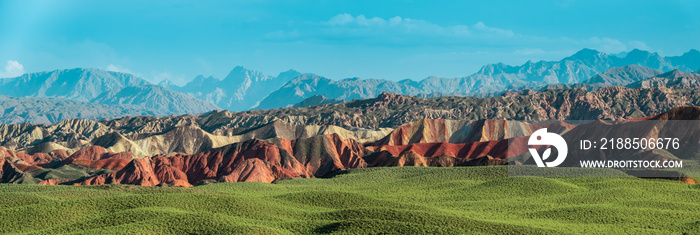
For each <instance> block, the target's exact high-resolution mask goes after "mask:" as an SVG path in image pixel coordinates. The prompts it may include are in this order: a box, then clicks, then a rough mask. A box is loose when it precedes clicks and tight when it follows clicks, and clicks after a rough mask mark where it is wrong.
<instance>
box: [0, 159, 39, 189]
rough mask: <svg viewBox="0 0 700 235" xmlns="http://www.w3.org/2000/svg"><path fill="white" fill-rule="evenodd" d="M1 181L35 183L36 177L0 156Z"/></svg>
mask: <svg viewBox="0 0 700 235" xmlns="http://www.w3.org/2000/svg"><path fill="white" fill-rule="evenodd" d="M0 176H2V178H0V183H15V184H18V183H19V184H21V183H34V182H33V181H35V180H34V177H32V176H31V175H30V174H27V173H25V172H23V171H21V170H20V169H18V168H17V167H16V166H14V165H13V164H12V163H10V162H9V161H7V160H6V159H5V158H0Z"/></svg>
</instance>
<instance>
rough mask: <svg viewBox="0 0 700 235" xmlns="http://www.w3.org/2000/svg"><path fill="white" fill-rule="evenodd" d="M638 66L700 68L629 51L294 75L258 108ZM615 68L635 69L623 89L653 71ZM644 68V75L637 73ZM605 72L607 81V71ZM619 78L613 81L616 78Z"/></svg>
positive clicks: (576, 77)
mask: <svg viewBox="0 0 700 235" xmlns="http://www.w3.org/2000/svg"><path fill="white" fill-rule="evenodd" d="M629 65H638V66H643V67H648V68H650V69H652V70H659V71H662V72H668V71H671V70H674V69H678V70H680V71H686V72H692V71H693V70H694V69H697V68H699V67H700V52H699V51H697V50H690V51H689V52H687V53H685V54H683V55H682V56H676V57H661V56H659V55H658V54H657V53H651V52H647V51H642V50H636V49H635V50H633V51H630V52H629V53H627V54H626V56H624V57H617V56H614V55H607V54H605V53H602V52H599V51H596V50H591V49H583V50H581V51H579V52H576V53H575V54H574V55H572V56H569V57H566V58H564V59H562V60H560V61H539V62H532V61H528V62H526V63H525V64H523V65H521V66H510V65H505V64H503V63H498V64H489V65H486V66H484V67H482V68H481V69H480V70H479V71H478V72H476V73H475V74H472V75H470V76H466V77H461V78H441V77H428V78H425V79H423V80H421V81H414V80H410V79H406V80H402V81H398V82H394V81H389V80H383V79H365V80H363V79H360V78H348V79H343V80H339V81H335V80H331V79H328V78H324V77H321V76H317V75H304V76H299V77H297V78H295V79H293V80H292V81H290V82H288V83H287V84H285V85H284V86H283V87H282V88H280V89H279V90H277V91H274V92H272V93H271V94H270V95H269V96H267V97H266V98H265V99H264V100H263V101H262V102H261V103H260V105H259V106H258V108H262V109H265V108H276V107H287V106H292V105H294V104H296V103H298V102H301V101H302V100H304V99H306V98H309V97H311V96H314V95H322V96H324V97H326V98H330V99H343V100H351V99H367V98H371V97H376V96H377V95H378V94H379V93H381V92H392V93H400V94H406V95H416V96H422V97H435V96H448V95H469V96H493V95H500V94H502V93H503V92H504V91H508V90H510V91H517V90H522V89H525V88H533V87H545V86H547V85H550V84H575V83H583V82H585V81H586V80H588V79H591V78H593V77H594V76H596V75H597V74H600V73H605V72H606V71H608V70H609V69H612V68H615V67H624V66H629ZM615 70H623V72H625V71H624V70H627V71H626V72H630V71H629V70H639V71H637V72H636V73H633V74H632V73H631V74H627V75H626V76H628V77H629V78H628V79H627V80H619V81H613V80H610V82H613V83H614V84H606V85H627V84H625V82H627V81H630V79H632V80H634V81H638V80H641V79H644V78H648V77H645V76H649V75H652V74H654V73H658V72H652V71H650V70H648V69H640V68H638V67H634V68H629V67H628V68H622V69H615ZM641 70H644V71H641ZM619 72H620V71H617V72H616V71H610V72H609V74H608V78H613V77H614V76H612V77H610V75H611V74H613V73H619ZM618 79H619V78H618Z"/></svg>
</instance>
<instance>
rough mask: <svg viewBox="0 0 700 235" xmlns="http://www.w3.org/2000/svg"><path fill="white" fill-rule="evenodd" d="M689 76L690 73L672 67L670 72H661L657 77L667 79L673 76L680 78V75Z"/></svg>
mask: <svg viewBox="0 0 700 235" xmlns="http://www.w3.org/2000/svg"><path fill="white" fill-rule="evenodd" d="M689 76H691V75H690V74H688V73H686V72H683V71H680V70H678V69H674V70H672V71H670V72H666V73H663V74H661V75H659V76H657V77H659V78H668V79H673V78H680V77H689Z"/></svg>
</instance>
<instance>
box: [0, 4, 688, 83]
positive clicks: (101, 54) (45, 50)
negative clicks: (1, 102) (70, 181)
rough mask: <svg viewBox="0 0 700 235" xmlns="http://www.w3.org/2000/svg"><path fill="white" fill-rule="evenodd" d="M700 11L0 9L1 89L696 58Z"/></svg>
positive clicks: (656, 7) (648, 7) (583, 7)
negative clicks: (28, 78)
mask: <svg viewBox="0 0 700 235" xmlns="http://www.w3.org/2000/svg"><path fill="white" fill-rule="evenodd" d="M698 10H700V1H691V0H688V1H674V0H668V1H645V0H616V1H608V0H606V1H600V0H586V1H578V0H560V1H548V0H542V1H531V0H530V1H513V0H508V1H499V0H496V1H390V0H382V1H376V0H372V1H339V0H336V1H314V0H299V1H296V0H290V1H285V0H274V1H272V0H270V1H265V0H261V1H129V0H126V1H125V0H122V1H83V0H75V1H71V0H66V1H32V0H30V1H27V0H22V1H12V0H10V1H2V2H0V78H2V77H14V76H19V75H21V74H23V73H27V72H29V73H31V72H41V71H52V70H56V69H69V68H76V67H81V68H99V69H105V70H110V71H118V72H128V73H132V74H135V75H137V76H139V77H142V78H144V79H146V80H148V81H150V82H152V83H158V82H160V81H162V80H164V79H168V80H170V81H172V82H174V83H175V84H180V85H183V84H185V83H186V82H188V81H190V80H192V79H193V78H194V77H195V76H197V75H205V76H210V75H213V76H215V77H218V78H222V79H223V78H224V77H226V75H227V74H228V73H229V71H231V70H232V69H233V68H234V67H235V66H239V65H240V66H243V67H246V68H248V69H252V70H257V71H260V72H263V73H265V74H268V75H272V76H276V75H277V74H279V73H280V72H283V71H286V70H289V69H294V70H297V71H300V72H303V73H315V74H318V75H321V76H325V77H328V78H331V79H336V80H338V79H343V78H349V77H360V78H381V79H389V80H401V79H406V78H410V79H414V80H420V79H423V78H426V77H428V76H440V77H463V76H467V75H470V74H473V73H475V72H476V71H478V69H479V68H480V67H481V66H483V65H486V64H490V63H498V62H503V63H506V64H510V65H520V64H523V63H525V62H527V61H528V60H532V61H539V60H560V59H562V58H564V57H566V56H569V55H571V54H573V53H575V52H576V51H578V50H580V49H582V48H591V49H596V50H599V51H602V52H605V53H619V52H623V51H629V50H632V49H635V48H638V49H643V50H648V51H653V52H658V53H659V54H660V55H662V56H666V55H671V56H673V55H681V54H683V53H684V52H687V51H689V50H690V49H693V48H694V49H700V14H698Z"/></svg>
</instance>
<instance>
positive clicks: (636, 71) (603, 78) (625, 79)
mask: <svg viewBox="0 0 700 235" xmlns="http://www.w3.org/2000/svg"><path fill="white" fill-rule="evenodd" d="M661 73H662V72H661V71H660V70H656V69H652V68H649V67H643V66H639V65H626V66H622V67H614V68H611V69H608V71H605V73H601V74H598V75H595V76H593V77H592V78H590V79H588V80H586V81H584V82H583V83H585V84H595V83H601V84H605V85H609V86H625V85H628V84H631V83H634V82H638V81H640V80H643V79H646V78H651V77H654V76H656V75H659V74H661Z"/></svg>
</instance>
